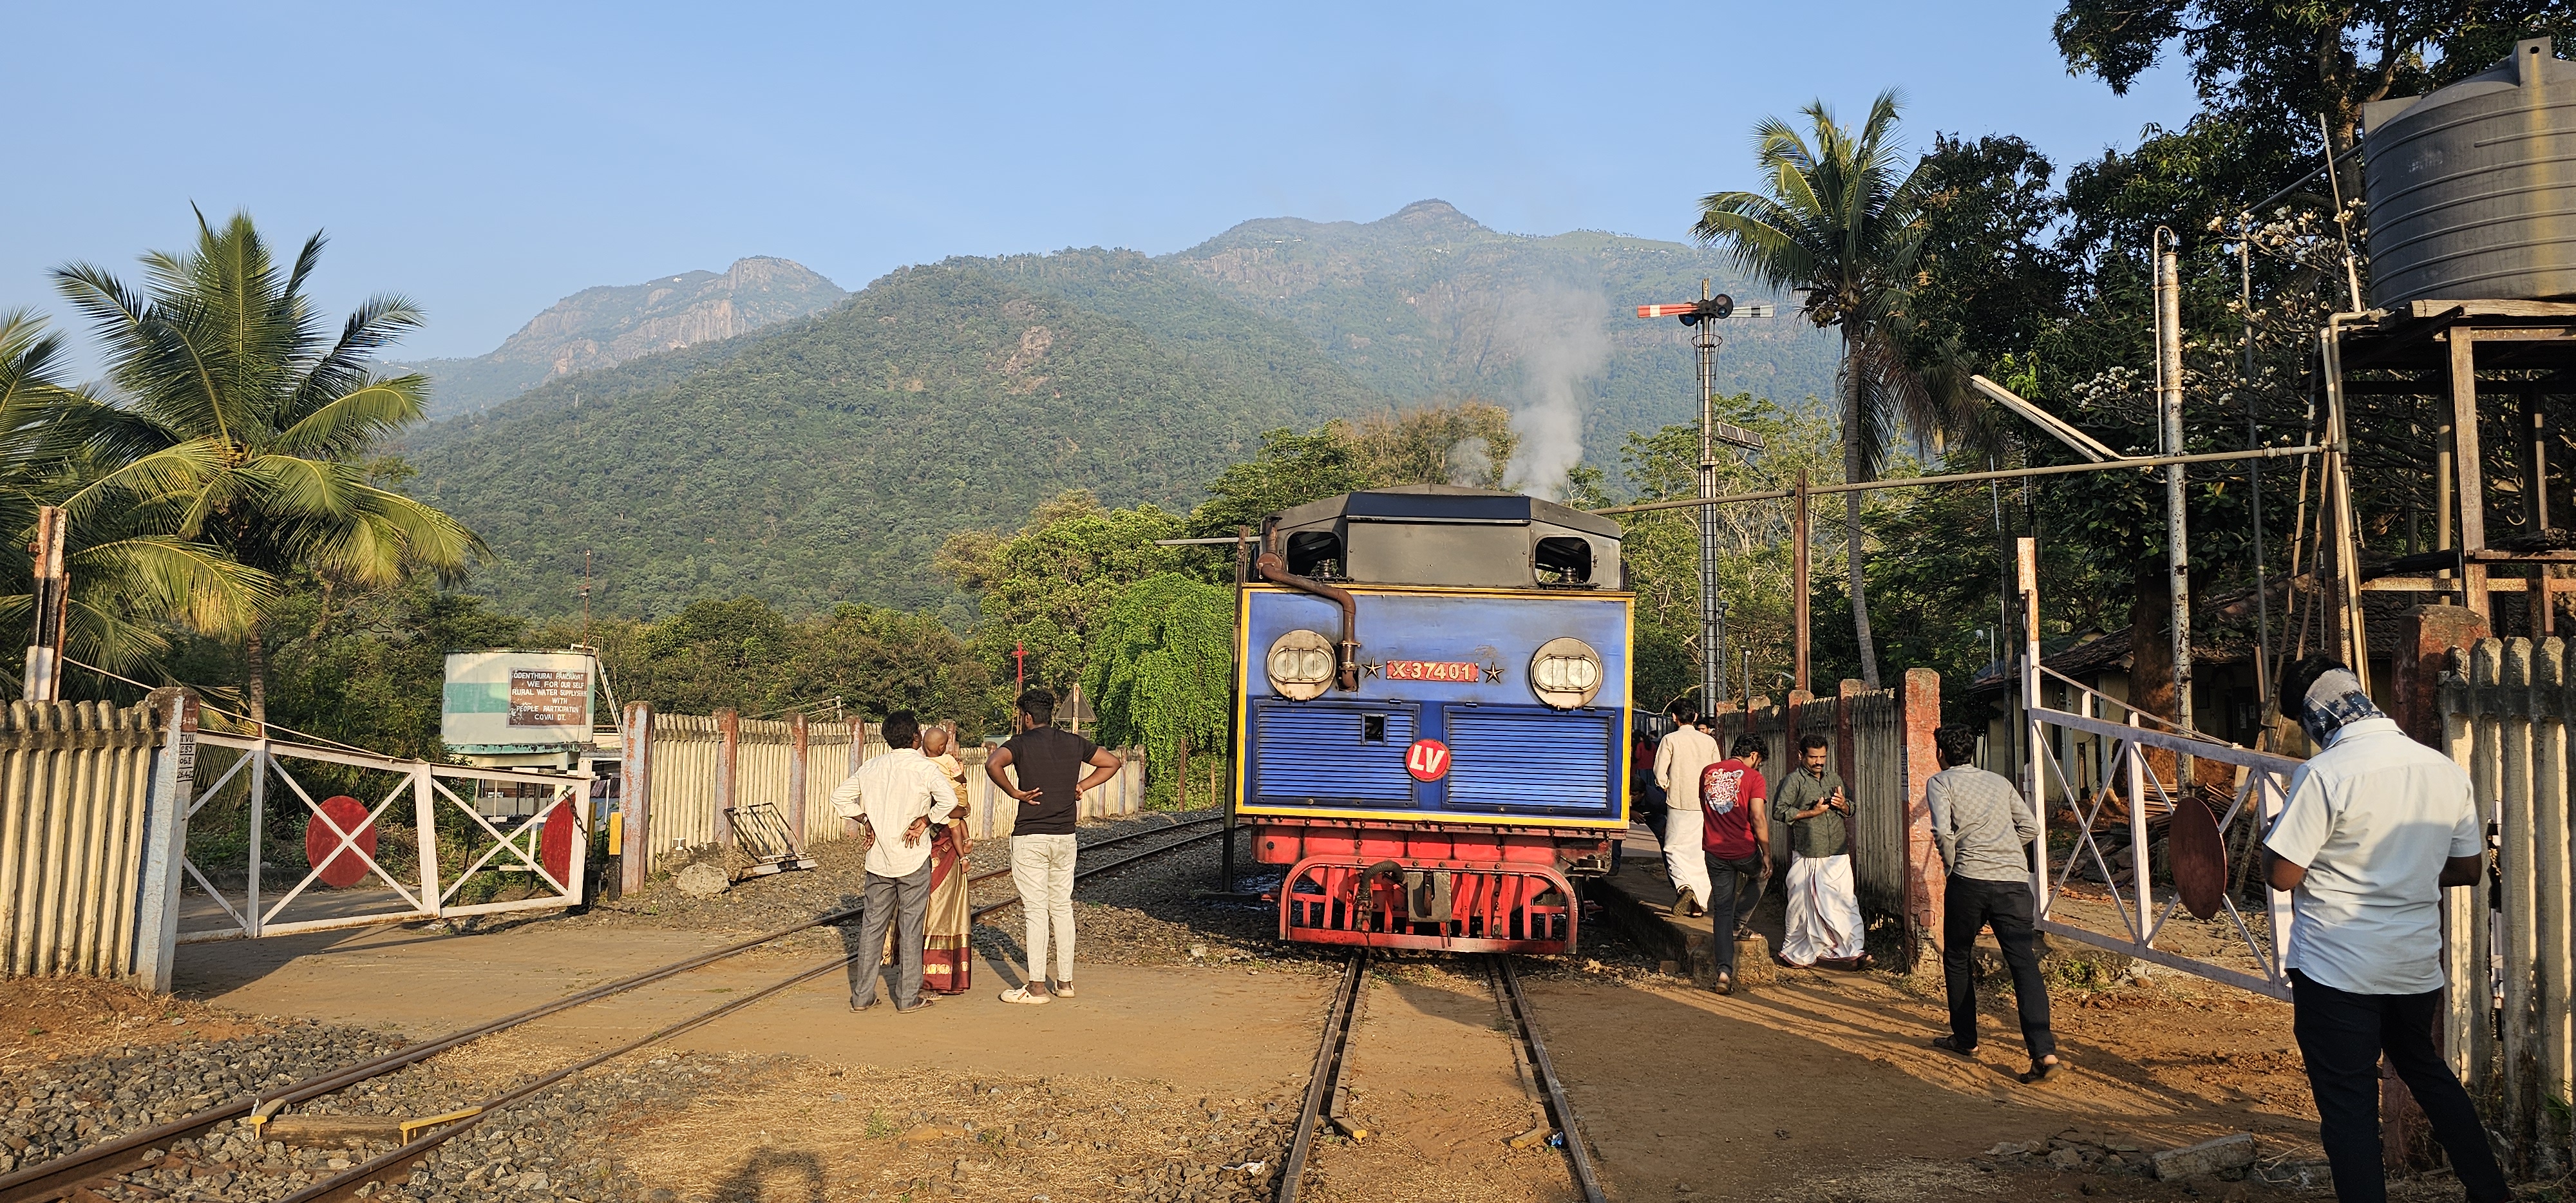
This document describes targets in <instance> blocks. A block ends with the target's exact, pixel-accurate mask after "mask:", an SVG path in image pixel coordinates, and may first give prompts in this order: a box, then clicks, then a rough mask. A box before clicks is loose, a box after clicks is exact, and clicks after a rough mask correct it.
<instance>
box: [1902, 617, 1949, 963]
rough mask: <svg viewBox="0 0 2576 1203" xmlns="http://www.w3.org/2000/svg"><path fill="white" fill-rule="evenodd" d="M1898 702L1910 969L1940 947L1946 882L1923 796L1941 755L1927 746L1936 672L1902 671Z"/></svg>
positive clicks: (1935, 722)
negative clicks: (1912, 960)
mask: <svg viewBox="0 0 2576 1203" xmlns="http://www.w3.org/2000/svg"><path fill="white" fill-rule="evenodd" d="M1897 705H1898V706H1899V708H1900V709H1901V711H1902V714H1903V720H1902V721H1903V723H1904V728H1905V730H1904V735H1903V740H1904V748H1905V918H1906V923H1907V926H1909V927H1911V928H1912V929H1913V932H1912V935H1913V937H1914V938H1913V940H1912V942H1911V944H1910V945H1909V947H1908V951H1909V952H1910V953H1911V954H1912V955H1913V956H1914V957H1915V960H1916V964H1915V966H1914V968H1916V969H1920V968H1923V967H1924V961H1925V960H1926V959H1927V958H1926V957H1925V955H1924V954H1925V953H1926V952H1927V951H1929V952H1938V951H1939V950H1940V947H1941V895H1942V892H1943V891H1944V890H1946V889H1948V888H1949V884H1950V882H1949V875H1948V874H1947V873H1945V872H1944V871H1943V870H1942V868H1941V852H1940V849H1939V848H1938V847H1937V846H1936V845H1934V844H1933V842H1932V807H1931V805H1930V804H1929V803H1927V802H1926V801H1925V800H1924V792H1925V791H1926V790H1927V789H1929V788H1930V787H1931V784H1932V774H1934V773H1937V772H1939V771H1941V758H1940V754H1939V753H1938V752H1937V751H1936V750H1935V749H1934V748H1933V746H1932V732H1933V730H1934V729H1935V728H1937V727H1939V726H1940V725H1941V674H1939V673H1936V672H1934V671H1932V670H1931V669H1928V668H1909V669H1907V670H1905V685H1904V692H1903V694H1901V695H1900V696H1899V698H1898V701H1897ZM1932 968H1934V969H1936V970H1937V969H1938V966H1937V965H1935V966H1932Z"/></svg>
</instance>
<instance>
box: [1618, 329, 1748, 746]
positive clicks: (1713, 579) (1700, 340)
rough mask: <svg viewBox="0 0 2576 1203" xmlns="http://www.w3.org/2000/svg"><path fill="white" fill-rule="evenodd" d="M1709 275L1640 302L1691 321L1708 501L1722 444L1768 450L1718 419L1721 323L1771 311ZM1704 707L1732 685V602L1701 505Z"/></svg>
mask: <svg viewBox="0 0 2576 1203" xmlns="http://www.w3.org/2000/svg"><path fill="white" fill-rule="evenodd" d="M1708 284H1709V282H1708V280H1707V279H1705V278H1702V279H1701V280H1700V282H1699V299H1698V300H1696V301H1685V302H1683V303H1681V304H1678V305H1639V306H1637V316H1638V317H1643V318H1658V317H1669V318H1678V319H1680V321H1681V323H1682V324H1683V325H1685V326H1689V327H1691V330H1692V333H1691V346H1692V347H1693V348H1694V349H1696V350H1697V351H1698V352H1699V496H1700V500H1702V501H1708V500H1712V499H1714V498H1715V497H1716V496H1717V445H1718V444H1719V443H1726V444H1729V445H1731V446H1735V447H1740V448H1743V449H1744V450H1747V451H1760V450H1762V439H1761V437H1760V436H1759V435H1756V434H1754V433H1753V432H1752V431H1750V430H1746V429H1744V428H1742V427H1740V426H1730V425H1728V424H1726V423H1724V422H1720V421H1718V420H1717V347H1718V343H1719V341H1720V340H1719V339H1718V337H1717V323H1718V322H1721V321H1723V320H1725V319H1726V318H1727V317H1729V316H1731V315H1734V314H1738V313H1740V314H1742V315H1743V316H1745V317H1769V316H1771V307H1770V306H1769V305H1746V306H1743V307H1741V308H1738V307H1737V305H1736V304H1735V298H1733V297H1730V296H1727V295H1726V294H1724V293H1711V292H1710V291H1709V288H1708ZM1699 631H1700V636H1699V638H1700V645H1699V665H1700V673H1699V700H1700V706H1699V708H1700V709H1701V710H1702V711H1706V712H1712V713H1713V712H1715V711H1716V709H1717V700H1718V698H1720V697H1722V696H1724V694H1725V690H1726V603H1725V601H1723V600H1722V599H1720V598H1719V597H1718V588H1717V507H1716V506H1713V505H1704V506H1701V507H1699Z"/></svg>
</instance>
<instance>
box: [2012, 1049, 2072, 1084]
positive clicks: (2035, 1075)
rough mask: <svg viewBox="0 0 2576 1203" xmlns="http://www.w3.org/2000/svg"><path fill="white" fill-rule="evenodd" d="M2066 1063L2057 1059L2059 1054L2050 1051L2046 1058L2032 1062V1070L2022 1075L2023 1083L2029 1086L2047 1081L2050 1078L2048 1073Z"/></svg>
mask: <svg viewBox="0 0 2576 1203" xmlns="http://www.w3.org/2000/svg"><path fill="white" fill-rule="evenodd" d="M2065 1064H2066V1063H2065V1062H2063V1061H2060V1060H2058V1059H2057V1054H2055V1053H2050V1054H2049V1055H2048V1056H2047V1057H2046V1058H2044V1059H2042V1060H2038V1061H2033V1062H2031V1063H2030V1072H2029V1073H2026V1074H2023V1075H2021V1081H2022V1084H2023V1085H2025V1086H2029V1085H2036V1084H2038V1083H2040V1082H2045V1081H2047V1080H2048V1075H2050V1074H2053V1073H2056V1072H2057V1071H2058V1070H2059V1069H2060V1068H2062V1067H2063V1066H2064V1065H2065Z"/></svg>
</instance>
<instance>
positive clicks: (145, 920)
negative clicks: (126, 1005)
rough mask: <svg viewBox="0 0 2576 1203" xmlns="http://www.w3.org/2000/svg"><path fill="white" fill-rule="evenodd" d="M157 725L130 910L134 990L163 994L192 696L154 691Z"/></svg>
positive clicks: (181, 845)
mask: <svg viewBox="0 0 2576 1203" xmlns="http://www.w3.org/2000/svg"><path fill="white" fill-rule="evenodd" d="M145 704H146V705H148V706H150V707H152V712H153V715H154V717H155V718H156V719H157V720H158V721H159V722H160V724H161V746H160V747H159V748H158V749H156V750H155V751H154V752H153V755H152V792H151V795H150V797H149V799H148V800H147V801H146V802H145V803H144V812H143V869H142V872H141V873H139V874H138V875H137V880H136V882H135V890H136V894H137V897H136V898H135V906H134V976H135V984H136V985H138V986H140V987H142V988H143V989H144V990H146V991H148V992H150V993H153V994H168V993H169V992H170V986H171V973H172V965H173V962H174V961H175V960H176V958H177V956H178V951H179V892H180V889H181V878H182V876H183V875H184V874H185V872H186V870H185V869H184V868H182V867H181V863H180V862H181V861H183V860H184V859H185V858H186V857H187V854H188V805H189V803H190V802H192V801H194V800H195V799H196V796H197V695H196V693H195V691H193V690H188V689H156V690H153V691H152V696H151V697H150V698H149V699H147V700H146V702H145Z"/></svg>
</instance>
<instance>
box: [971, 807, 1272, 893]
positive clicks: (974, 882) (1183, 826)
mask: <svg viewBox="0 0 2576 1203" xmlns="http://www.w3.org/2000/svg"><path fill="white" fill-rule="evenodd" d="M1224 821H1225V816H1224V815H1210V816H1208V817H1207V818H1204V819H1184V820H1182V821H1180V822H1178V823H1166V824H1164V825H1162V826H1160V827H1156V828H1153V829H1151V830H1147V831H1137V832H1130V833H1129V834H1126V835H1122V836H1115V837H1112V838H1110V839H1105V840H1094V841H1092V842H1091V843H1088V844H1084V845H1083V846H1082V847H1081V849H1080V851H1083V852H1089V851H1091V850H1093V849H1095V848H1107V847H1110V846H1112V845H1115V844H1124V843H1126V842H1128V841H1129V840H1141V839H1144V838H1145V837H1146V836H1149V835H1162V834H1165V833H1167V832H1173V831H1186V830H1188V829H1190V828H1192V827H1205V826H1207V825H1208V824H1210V823H1222V822H1224ZM1010 875H1011V871H1010V870H1008V869H995V870H993V871H992V872H990V873H978V874H976V875H974V876H973V877H969V878H967V879H966V884H967V885H970V886H979V885H982V884H984V883H985V882H988V881H995V880H998V879H1000V878H1004V877H1008V876H1010Z"/></svg>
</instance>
